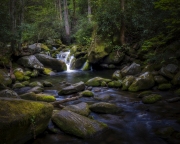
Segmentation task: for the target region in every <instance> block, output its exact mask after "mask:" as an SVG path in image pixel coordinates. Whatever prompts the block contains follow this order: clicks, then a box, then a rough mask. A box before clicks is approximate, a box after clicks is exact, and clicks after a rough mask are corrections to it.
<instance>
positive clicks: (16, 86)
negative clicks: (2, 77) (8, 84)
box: [13, 82, 25, 89]
mask: <svg viewBox="0 0 180 144" xmlns="http://www.w3.org/2000/svg"><path fill="white" fill-rule="evenodd" d="M22 87H25V85H23V84H22V83H20V82H16V83H15V84H13V89H19V88H22Z"/></svg>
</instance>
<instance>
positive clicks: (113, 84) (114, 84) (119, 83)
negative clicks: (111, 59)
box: [108, 81, 122, 88]
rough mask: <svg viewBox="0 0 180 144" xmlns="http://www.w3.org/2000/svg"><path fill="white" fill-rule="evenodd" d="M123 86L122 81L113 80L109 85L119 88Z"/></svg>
mask: <svg viewBox="0 0 180 144" xmlns="http://www.w3.org/2000/svg"><path fill="white" fill-rule="evenodd" d="M121 86H122V83H121V82H120V81H112V82H109V83H108V87H112V88H119V87H121Z"/></svg>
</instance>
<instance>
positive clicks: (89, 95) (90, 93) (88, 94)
mask: <svg viewBox="0 0 180 144" xmlns="http://www.w3.org/2000/svg"><path fill="white" fill-rule="evenodd" d="M81 95H82V96H84V97H93V96H94V94H93V92H92V91H89V90H85V91H83V92H81Z"/></svg>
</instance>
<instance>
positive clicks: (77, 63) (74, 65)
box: [70, 57, 86, 70]
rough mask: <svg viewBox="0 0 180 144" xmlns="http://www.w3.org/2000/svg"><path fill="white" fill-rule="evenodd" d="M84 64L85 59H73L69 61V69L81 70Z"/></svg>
mask: <svg viewBox="0 0 180 144" xmlns="http://www.w3.org/2000/svg"><path fill="white" fill-rule="evenodd" d="M85 62H86V57H80V58H74V59H73V60H72V61H71V64H70V69H71V70H75V69H81V68H82V67H83V65H84V63H85Z"/></svg>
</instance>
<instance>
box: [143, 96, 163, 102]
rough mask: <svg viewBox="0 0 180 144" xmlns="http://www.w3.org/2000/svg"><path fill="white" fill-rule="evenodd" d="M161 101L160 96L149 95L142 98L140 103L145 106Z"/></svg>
mask: <svg viewBox="0 0 180 144" xmlns="http://www.w3.org/2000/svg"><path fill="white" fill-rule="evenodd" d="M161 99H162V96H161V95H158V94H151V95H148V96H145V97H143V99H142V102H143V103H145V104H153V103H155V102H157V101H160V100H161Z"/></svg>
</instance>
